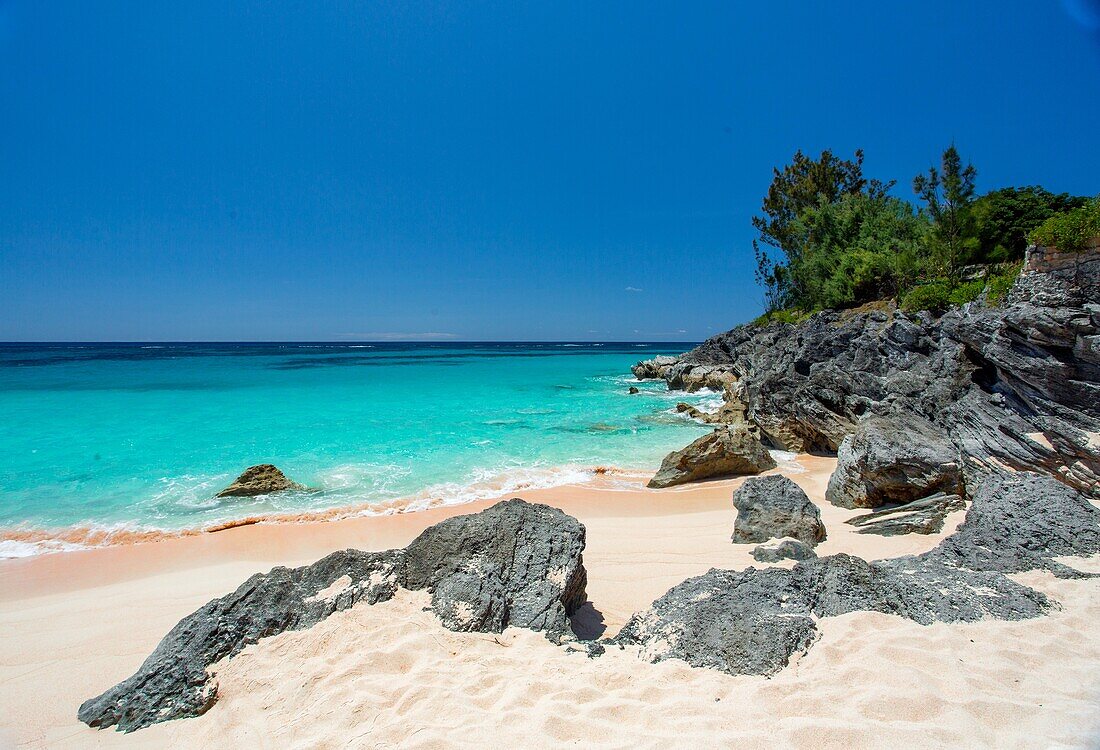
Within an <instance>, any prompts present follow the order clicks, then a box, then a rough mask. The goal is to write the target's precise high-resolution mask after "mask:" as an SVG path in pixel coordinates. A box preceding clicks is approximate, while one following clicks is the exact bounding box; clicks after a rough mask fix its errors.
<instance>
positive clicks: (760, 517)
mask: <svg viewBox="0 0 1100 750" xmlns="http://www.w3.org/2000/svg"><path fill="white" fill-rule="evenodd" d="M733 506H734V507H735V508H737V519H736V520H735V521H734V524H733V541H734V542H735V543H746V542H766V541H767V540H769V539H773V538H782V537H791V538H793V539H797V540H798V541H800V542H802V543H804V544H808V545H810V546H811V547H812V546H815V545H816V544H818V543H819V542H823V541H825V524H823V523H822V522H821V511H819V510H818V509H817V506H816V505H814V504H813V503H812V502H810V498H809V497H807V496H806V493H805V492H803V491H802V488H801V487H799V486H798V485H797V484H795V483H794V482H792V481H791V480H790V479H788V478H787V477H785V476H782V475H780V474H775V475H773V476H770V477H754V478H752V479H746V480H745V483H744V484H742V485H741V486H740V487H738V488H737V491H736V492H734V493H733Z"/></svg>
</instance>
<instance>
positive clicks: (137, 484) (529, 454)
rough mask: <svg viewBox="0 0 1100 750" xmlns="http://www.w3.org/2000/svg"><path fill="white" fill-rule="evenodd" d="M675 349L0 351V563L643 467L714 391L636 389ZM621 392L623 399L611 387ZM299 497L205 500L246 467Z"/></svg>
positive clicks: (372, 346)
mask: <svg viewBox="0 0 1100 750" xmlns="http://www.w3.org/2000/svg"><path fill="white" fill-rule="evenodd" d="M690 347H691V344H689V343H672V344H670V343H659V344H657V343H651V344H636V343H618V344H614V343H589V344H584V343H468V344H459V343H348V344H327V343H318V344H307V343H291V344H274V343H258V344H226V343H216V344H195V343H187V344H167V343H166V344H4V345H0V415H2V418H0V556H7V557H11V556H21V555H28V554H35V553H39V552H44V551H54V550H63V549H70V548H74V547H79V546H83V545H87V544H94V543H100V542H102V541H104V540H105V539H108V537H109V535H110V534H115V535H116V536H117V535H119V534H121V533H122V532H135V531H151V532H158V531H159V532H177V531H179V530H183V529H194V528H201V527H205V526H209V525H212V524H218V523H225V522H230V521H234V520H237V519H242V518H249V517H256V516H265V517H266V516H273V515H281V514H298V513H313V512H319V511H325V510H329V509H339V508H346V509H349V511H348V512H349V513H372V512H393V510H394V509H396V508H404V509H415V508H417V507H426V506H427V505H429V504H438V503H461V502H466V501H470V500H474V499H478V498H482V497H493V496H497V495H500V494H507V493H509V492H513V491H516V492H518V491H521V490H523V489H527V488H531V487H552V486H555V485H561V484H567V483H573V482H578V481H584V480H585V479H587V478H590V477H591V476H592V469H593V468H594V467H597V466H609V467H616V468H619V469H624V470H628V471H652V470H654V469H656V467H657V466H658V465H659V463H660V460H661V458H662V457H663V456H664V455H665V454H666V453H667V452H668V451H670V450H674V449H676V448H680V447H682V446H683V445H685V444H687V443H688V442H690V441H691V440H693V439H694V438H696V437H698V436H699V435H701V434H703V433H705V432H706V431H707V430H708V429H709V428H707V427H706V426H705V425H701V424H698V423H696V422H693V421H691V420H689V419H687V418H685V417H683V416H681V415H679V414H676V413H675V404H676V403H677V401H688V402H690V403H693V404H696V405H699V406H702V407H704V408H713V407H716V406H717V405H718V404H720V403H721V400H720V397H719V396H718V394H714V393H710V392H706V391H704V392H701V393H698V394H685V393H670V392H668V391H667V390H666V389H665V386H664V384H663V383H657V382H643V383H637V382H636V381H635V380H634V378H633V376H632V375H631V373H630V369H629V368H630V365H632V364H633V363H635V362H636V361H638V360H640V359H646V358H649V357H653V356H655V355H657V354H676V353H679V352H682V351H684V350H686V349H688V348H690ZM630 385H636V386H637V387H638V388H640V389H641V393H639V394H637V395H628V392H627V389H628V388H629V386H630ZM258 463H273V464H276V465H277V466H279V467H280V468H281V469H283V471H285V472H286V474H287V475H288V476H289V477H290V478H291V479H293V480H295V481H298V482H300V483H302V484H304V485H307V486H308V487H309V488H310V491H308V492H287V493H279V494H275V495H270V496H267V497H260V498H226V499H216V498H215V497H214V495H215V493H217V491H218V490H220V489H222V488H223V487H225V486H226V485H228V484H229V483H230V482H231V481H232V480H233V479H234V478H235V477H236V476H237V475H238V474H239V473H240V472H241V471H242V470H244V469H245V468H246V467H248V466H250V465H252V464H258Z"/></svg>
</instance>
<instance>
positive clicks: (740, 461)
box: [649, 427, 776, 488]
mask: <svg viewBox="0 0 1100 750" xmlns="http://www.w3.org/2000/svg"><path fill="white" fill-rule="evenodd" d="M775 466H776V463H775V459H774V458H772V457H771V454H770V453H768V450H767V448H765V447H764V445H763V444H762V443H761V442H760V439H759V438H757V437H756V435H754V434H753V433H752V432H751V431H749V430H747V429H745V428H743V427H742V428H734V427H719V428H717V429H715V430H714V432H711V433H710V434H708V435H704V436H703V437H701V438H699V439H698V440H696V441H695V442H693V443H691V444H690V445H688V446H687V447H686V448H683V449H681V450H678V451H674V452H672V453H669V454H668V455H667V456H665V460H664V461H662V462H661V468H660V470H658V471H657V474H656V475H655V476H654V477H653V479H651V480H650V481H649V486H650V487H653V488H662V487H672V486H673V485H677V484H684V483H685V482H695V481H698V480H700V479H709V478H712V477H728V476H738V475H744V474H759V473H760V472H761V471H766V470H767V469H773V468H775Z"/></svg>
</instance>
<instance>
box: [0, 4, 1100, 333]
mask: <svg viewBox="0 0 1100 750" xmlns="http://www.w3.org/2000/svg"><path fill="white" fill-rule="evenodd" d="M398 6H400V7H398ZM1098 6H1100V4H1098V3H1097V2H1096V0H1061V1H1058V2H1056V1H1055V0H1030V1H1025V0H999V1H998V2H984V3H983V2H964V3H960V2H957V0H951V1H949V0H927V1H926V2H922V3H883V2H881V0H878V1H877V2H872V1H870V0H866V1H864V0H856V1H852V2H844V3H821V2H782V1H777V2H768V3H758V2H754V3H743V2H713V3H705V2H691V3H671V2H670V3H661V4H651V3H637V2H622V3H618V2H600V3H591V2H576V3H572V2H564V3H558V2H555V3H516V2H502V3H493V2H477V3H457V2H456V3H443V2H433V3H382V2H377V3H361V2H318V3H308V2H272V1H270V0H264V1H263V2H259V1H257V2H224V1H223V0H219V1H218V2H204V1H200V0H189V2H186V3H179V2H173V3H167V2H150V1H149V0H143V1H138V2H132V3H119V2H111V1H109V0H99V1H98V2H95V3H88V2H51V3H43V2H39V1H38V0H26V1H23V0H16V1H14V2H13V1H12V0H0V340H242V339H248V340H302V339H313V340H317V339H323V340H341V339H349V340H350V339H356V338H403V337H406V338H424V337H428V338H430V337H433V336H435V337H439V338H448V337H453V338H456V339H593V340H601V339H602V340H610V339H620V340H654V339H672V340H698V339H702V338H704V337H705V336H707V335H709V334H711V333H714V332H716V331H719V330H725V329H727V328H729V327H731V326H733V325H734V324H736V323H738V322H742V321H744V320H746V319H748V318H750V317H752V316H754V315H756V314H758V312H759V311H760V308H761V302H762V298H761V294H760V291H759V290H758V289H757V288H756V287H755V285H754V284H753V279H752V251H751V245H750V243H751V240H752V237H753V232H752V229H751V226H750V224H749V221H750V217H751V216H752V214H753V213H754V212H755V211H756V210H757V209H758V208H759V203H760V198H761V197H762V195H763V194H764V191H765V190H766V189H767V185H768V182H769V180H770V177H771V169H772V167H773V166H776V165H780V164H783V163H785V162H786V161H788V160H789V158H790V156H791V155H792V153H793V152H794V151H795V149H798V148H802V149H803V150H806V151H808V152H818V151H820V150H821V149H823V148H832V149H833V150H834V151H837V152H842V153H850V152H851V151H853V150H854V149H856V148H860V147H862V148H863V149H864V150H865V152H866V163H865V167H866V170H867V171H868V172H869V174H870V175H872V176H877V177H881V178H884V179H891V178H893V179H898V180H899V184H900V189H899V194H901V195H904V196H905V197H910V195H909V190H908V186H909V183H910V180H911V178H912V176H913V175H914V174H916V173H917V172H919V171H922V170H924V169H926V168H927V167H928V166H929V165H930V164H931V163H932V161H933V159H935V157H936V155H937V154H938V153H939V152H940V151H942V149H943V148H944V146H946V145H947V144H948V143H950V142H951V141H954V142H955V143H956V144H957V145H958V147H959V148H960V150H961V151H962V152H963V154H964V156H965V157H967V158H970V159H971V160H972V161H973V162H974V163H975V165H976V166H977V167H978V169H979V188H980V189H981V190H983V191H984V190H988V189H992V188H996V187H1003V186H1007V185H1024V184H1035V183H1039V184H1042V185H1044V186H1046V187H1048V188H1049V189H1051V190H1054V191H1069V192H1073V193H1079V194H1095V193H1097V192H1100V139H1098V137H1097V132H1098V131H1097V127H1098V126H1097V123H1098V122H1100V7H1098ZM1070 11H1072V12H1070Z"/></svg>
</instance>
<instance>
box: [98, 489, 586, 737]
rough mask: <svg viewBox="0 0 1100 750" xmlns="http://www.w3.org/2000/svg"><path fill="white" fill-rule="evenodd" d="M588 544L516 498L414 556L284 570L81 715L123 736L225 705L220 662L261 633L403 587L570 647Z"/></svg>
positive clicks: (188, 629) (247, 590) (186, 626)
mask: <svg viewBox="0 0 1100 750" xmlns="http://www.w3.org/2000/svg"><path fill="white" fill-rule="evenodd" d="M584 543H585V529H584V526H583V525H581V523H580V522H579V521H577V520H576V519H574V518H572V517H571V516H567V515H565V514H564V513H562V512H561V511H559V510H556V509H554V508H550V507H548V506H545V505H532V504H529V503H526V502H524V501H523V500H518V499H516V500H508V501H505V502H502V503H498V504H497V505H494V506H492V507H491V508H489V509H487V510H484V511H482V512H481V513H476V514H473V515H468V516H459V517H456V518H451V519H448V520H447V521H444V522H442V523H440V524H437V525H436V526H433V527H431V528H429V529H427V530H426V531H424V533H422V534H421V535H420V536H419V537H417V538H416V539H415V540H414V541H413V542H412V544H410V545H409V546H408V547H406V548H405V549H404V550H390V551H387V552H360V551H358V550H345V551H343V552H336V553H333V554H331V555H329V556H328V557H326V558H324V559H322V560H320V561H318V562H316V563H314V564H312V565H307V566H305V567H301V568H294V569H288V568H283V567H276V568H273V569H272V570H271V572H270V573H267V574H262V575H261V574H257V575H254V576H252V577H251V578H249V579H248V580H247V581H245V582H244V583H243V584H242V585H241V586H240V588H238V589H237V590H236V591H234V592H233V593H232V594H228V595H226V596H223V597H222V598H220V599H215V600H214V601H212V602H210V603H208V604H206V605H205V606H203V607H202V608H200V609H199V610H198V611H196V612H194V613H193V614H191V615H188V616H187V617H185V618H184V619H183V620H181V621H180V622H179V624H178V625H176V626H175V627H174V628H173V629H172V630H171V631H170V632H169V633H168V635H166V636H165V637H164V639H163V640H162V641H161V642H160V644H159V645H158V646H157V648H156V649H155V650H154V651H153V653H152V654H151V655H150V656H149V658H148V659H146V660H145V662H144V663H143V664H142V665H141V667H140V668H139V669H138V671H137V672H136V673H135V674H134V675H133V676H131V677H129V678H127V679H126V680H123V681H122V682H120V683H119V684H118V685H116V686H115V687H113V688H111V689H110V690H108V691H107V692H105V693H103V694H102V695H100V696H98V697H96V698H92V699H90V700H87V701H85V702H84V704H83V705H81V707H80V711H79V713H78V716H79V718H80V720H81V721H83V722H84V723H86V724H88V725H89V726H92V727H98V728H104V727H110V726H116V727H118V729H120V730H122V731H132V730H135V729H141V728H142V727H147V726H149V725H150V724H154V723H157V722H161V721H168V720H170V719H177V718H183V717H189V716H198V715H200V714H202V713H205V712H206V711H207V710H208V709H209V708H210V707H211V706H212V705H213V704H214V702H215V701H216V700H217V682H216V679H215V677H213V676H211V675H210V674H208V672H207V668H208V667H209V666H210V665H212V664H214V663H215V662H217V661H219V660H221V659H223V658H225V657H228V656H233V655H234V654H237V653H239V652H240V651H241V649H243V648H244V647H245V646H247V645H249V644H252V643H256V642H257V641H259V640H260V639H261V638H266V637H268V636H272V635H277V634H279V633H282V632H285V631H288V630H302V629H304V628H308V627H310V626H312V625H314V624H316V623H317V622H319V621H321V620H323V619H325V618H326V617H328V616H329V615H331V614H332V613H333V612H337V611H339V610H344V609H348V608H349V607H352V606H353V605H355V604H358V603H360V602H365V603H367V604H374V603H376V602H380V601H385V600H387V599H390V598H391V597H392V596H393V595H394V592H395V591H396V590H397V588H398V587H399V586H403V587H405V588H409V589H428V590H430V591H431V594H432V609H433V610H434V611H435V612H436V613H437V614H438V615H439V617H440V619H441V620H442V622H443V624H444V625H445V626H446V627H448V628H451V629H452V630H477V631H483V632H500V631H501V630H502V629H504V628H505V627H508V626H516V627H524V628H530V629H532V630H541V631H545V633H546V634H547V636H548V637H549V638H551V639H552V640H558V639H560V637H561V636H562V635H564V634H565V633H566V631H567V629H568V628H569V621H568V617H569V616H570V615H572V614H573V613H574V612H575V611H576V610H577V609H578V608H579V607H580V606H581V605H582V604H583V603H584V602H585V601H586V594H585V584H586V580H587V578H586V573H585V569H584V564H583V561H582V558H581V552H582V550H583V549H584Z"/></svg>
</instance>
